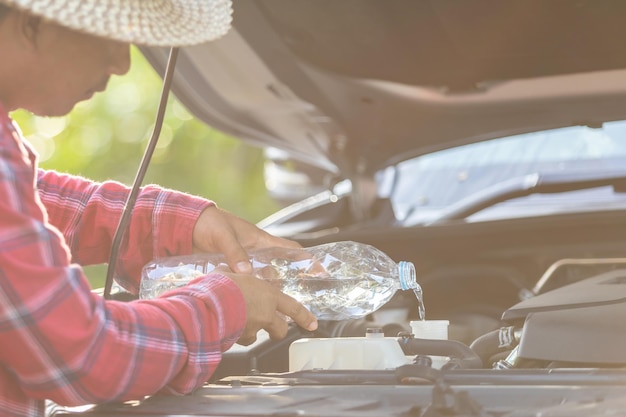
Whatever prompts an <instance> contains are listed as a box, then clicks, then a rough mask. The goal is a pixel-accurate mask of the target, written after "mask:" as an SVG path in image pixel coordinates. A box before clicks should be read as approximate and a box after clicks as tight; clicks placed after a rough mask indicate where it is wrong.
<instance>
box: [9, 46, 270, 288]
mask: <svg viewBox="0 0 626 417" xmlns="http://www.w3.org/2000/svg"><path fill="white" fill-rule="evenodd" d="M131 53H132V65H131V70H130V71H129V73H128V74H126V75H124V76H122V77H113V78H112V79H111V81H110V83H109V86H108V88H107V90H106V91H105V92H103V93H100V94H97V95H96V96H94V97H93V98H92V99H91V100H89V101H86V102H82V103H79V104H78V105H77V106H76V107H75V108H74V109H73V110H72V112H71V113H70V114H68V115H67V116H64V117H56V118H43V117H36V116H34V115H32V114H30V113H28V112H25V111H16V112H14V113H12V117H13V118H14V119H15V120H16V121H17V122H18V124H19V126H20V127H21V129H22V131H23V133H24V136H25V137H26V138H27V139H28V140H29V141H30V142H31V143H32V144H33V146H34V147H35V148H36V149H37V151H38V152H39V154H40V161H41V167H43V168H47V169H55V170H58V171H63V172H68V173H72V174H77V175H82V176H84V177H87V178H90V179H93V180H96V181H104V180H107V179H113V180H117V181H120V182H122V183H125V184H128V185H130V184H131V183H132V182H133V180H134V178H135V174H136V171H137V168H138V166H139V163H140V161H141V158H142V156H143V152H144V149H145V146H146V144H147V142H148V140H149V138H150V136H151V134H152V129H153V122H154V118H155V115H156V109H157V105H158V101H159V96H160V93H161V78H160V77H159V76H158V75H157V73H156V72H155V71H154V70H153V68H152V67H151V66H150V64H148V63H147V61H146V60H145V59H144V58H143V56H142V55H141V53H140V52H139V51H138V49H136V48H133V49H132V51H131ZM263 162H264V159H263V153H262V151H261V150H260V149H258V148H254V147H251V146H248V145H245V144H243V143H242V142H240V141H238V140H236V139H234V138H232V137H229V136H227V135H225V134H223V133H221V132H219V131H217V130H215V129H212V128H211V127H209V126H206V125H205V124H203V123H201V122H199V121H197V120H196V119H194V118H193V116H192V115H191V114H190V113H189V112H188V111H187V110H186V109H185V108H184V107H183V106H182V105H181V104H180V103H179V102H178V101H177V100H176V99H175V98H174V97H173V96H170V99H169V101H168V108H167V112H166V117H165V122H164V124H163V129H162V132H161V135H160V138H159V143H158V145H157V149H156V150H155V153H154V156H153V158H152V161H151V163H150V169H149V170H148V173H147V175H146V179H145V181H144V184H148V183H155V184H159V185H161V186H164V187H167V188H172V189H177V190H181V191H185V192H188V193H192V194H195V195H199V196H203V197H206V198H210V199H212V200H214V201H215V202H216V203H217V204H218V205H219V206H220V207H222V208H224V209H226V210H228V211H230V212H232V213H235V214H237V215H239V216H241V217H243V218H245V219H247V220H249V221H252V222H256V221H258V220H260V219H261V218H263V217H265V216H266V215H268V214H270V213H271V212H272V211H274V210H276V209H277V208H278V207H277V205H276V204H275V203H274V202H273V201H272V200H271V198H270V197H269V196H268V195H267V192H266V190H265V186H264V183H263ZM94 280H95V281H99V278H96V279H94Z"/></svg>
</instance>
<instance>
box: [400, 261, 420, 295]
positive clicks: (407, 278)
mask: <svg viewBox="0 0 626 417" xmlns="http://www.w3.org/2000/svg"><path fill="white" fill-rule="evenodd" d="M398 277H399V278H400V288H402V289H403V290H410V289H416V288H419V285H417V278H416V276H415V265H413V262H407V261H400V262H398Z"/></svg>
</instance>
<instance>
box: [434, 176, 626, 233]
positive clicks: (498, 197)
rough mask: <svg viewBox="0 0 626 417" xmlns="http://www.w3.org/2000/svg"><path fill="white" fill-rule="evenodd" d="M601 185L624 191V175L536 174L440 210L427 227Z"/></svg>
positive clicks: (473, 195) (491, 187)
mask: <svg viewBox="0 0 626 417" xmlns="http://www.w3.org/2000/svg"><path fill="white" fill-rule="evenodd" d="M604 186H612V187H613V188H614V189H615V191H616V192H626V172H625V171H624V170H604V171H594V172H571V171H568V172H549V173H541V172H535V173H532V174H527V175H523V176H520V177H515V178H511V179H508V180H506V181H502V182H499V183H497V184H494V185H492V186H490V187H487V188H485V189H483V190H481V191H480V192H477V193H474V194H472V195H470V196H468V197H466V198H464V199H461V200H459V201H457V202H456V203H454V204H452V205H450V206H448V207H447V208H445V209H444V210H442V213H441V214H440V215H438V216H437V217H436V218H435V219H434V220H431V221H429V222H427V223H426V225H434V224H443V223H447V222H449V221H452V220H461V219H465V218H467V217H468V216H470V215H472V214H474V213H477V212H479V211H481V210H484V209H486V208H488V207H492V206H494V205H496V204H498V203H501V202H504V201H507V200H511V199H514V198H519V197H525V196H529V195H531V194H557V193H564V192H568V191H579V190H586V189H591V188H597V187H604Z"/></svg>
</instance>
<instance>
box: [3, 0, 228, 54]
mask: <svg viewBox="0 0 626 417" xmlns="http://www.w3.org/2000/svg"><path fill="white" fill-rule="evenodd" d="M0 3H5V4H7V5H9V6H12V7H16V8H18V9H23V10H27V11H29V12H30V13H32V14H34V15H37V16H41V17H43V18H45V19H48V20H51V21H53V22H56V23H58V24H60V25H62V26H65V27H68V28H70V29H74V30H78V31H82V32H86V33H90V34H92V35H96V36H102V37H105V38H109V39H115V40H118V41H122V42H128V43H134V44H139V45H149V46H185V45H195V44H199V43H202V42H207V41H210V40H214V39H217V38H219V37H220V36H222V35H224V34H225V33H226V32H227V31H228V29H229V28H230V23H231V14H232V6H231V1H230V0H0Z"/></svg>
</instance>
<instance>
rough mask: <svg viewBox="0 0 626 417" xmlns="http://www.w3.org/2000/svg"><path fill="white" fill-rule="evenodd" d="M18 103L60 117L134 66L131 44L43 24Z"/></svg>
mask: <svg viewBox="0 0 626 417" xmlns="http://www.w3.org/2000/svg"><path fill="white" fill-rule="evenodd" d="M33 40H34V41H33V44H32V47H31V48H30V49H29V50H28V51H27V52H24V53H25V60H24V63H25V65H24V71H23V72H22V73H21V74H19V75H18V77H21V80H16V84H15V85H16V89H15V90H14V98H16V99H15V100H13V102H14V103H15V104H17V107H20V108H24V109H26V110H29V111H31V112H33V113H35V114H38V115H42V116H61V115H64V114H66V113H68V112H69V111H70V110H72V108H73V107H74V105H76V103H78V102H79V101H83V100H87V99H89V98H90V97H91V96H92V95H93V94H94V93H95V92H98V91H102V90H104V89H105V87H106V85H107V82H108V80H109V77H110V76H111V75H114V74H115V75H121V74H125V73H126V72H127V71H128V69H129V67H130V50H129V45H128V44H124V43H120V42H116V41H111V40H106V39H102V38H98V37H95V36H91V35H86V34H83V33H79V32H75V31H72V30H69V29H65V28H63V27H61V26H58V25H55V24H52V23H47V22H43V21H40V22H39V25H38V27H37V28H36V31H35V35H34V37H33Z"/></svg>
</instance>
